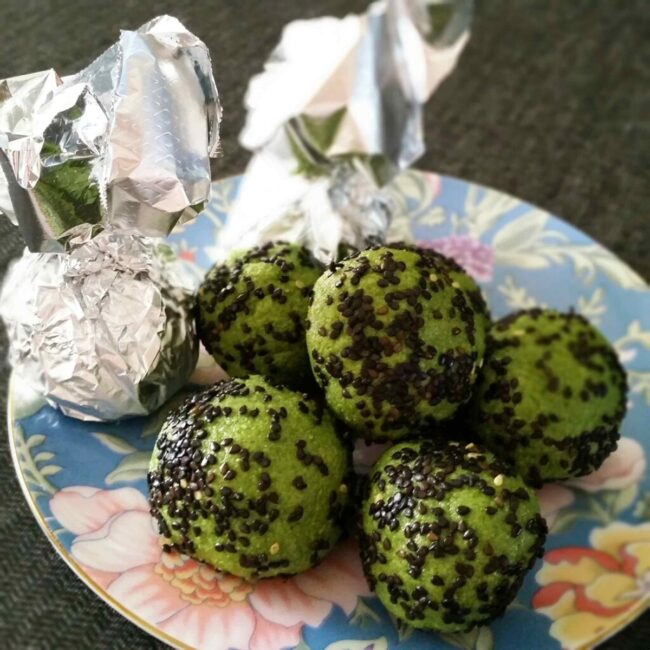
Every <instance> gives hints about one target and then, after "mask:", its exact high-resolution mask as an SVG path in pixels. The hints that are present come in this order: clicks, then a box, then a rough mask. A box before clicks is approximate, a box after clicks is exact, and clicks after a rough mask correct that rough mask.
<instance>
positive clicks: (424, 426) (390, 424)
mask: <svg viewBox="0 0 650 650" xmlns="http://www.w3.org/2000/svg"><path fill="white" fill-rule="evenodd" d="M459 268H460V267H457V266H456V267H451V266H450V265H449V260H447V259H446V258H444V257H443V256H441V255H438V254H433V253H432V252H431V251H423V250H420V249H417V248H414V247H409V246H406V245H401V244H398V245H391V246H377V247H374V248H370V249H368V250H366V251H363V252H361V253H358V254H356V255H352V256H350V257H349V258H347V259H345V260H343V261H342V262H340V263H337V264H331V265H330V267H329V270H328V271H326V272H325V273H324V274H323V275H322V276H321V277H320V278H319V280H318V281H317V282H316V284H315V286H314V296H313V299H312V303H311V306H310V308H309V314H308V323H307V325H308V327H307V347H308V349H309V354H310V360H311V364H312V370H313V371H314V376H315V377H316V381H317V382H318V383H319V385H320V386H321V387H322V388H323V389H324V391H325V396H326V399H327V403H328V406H329V407H330V409H331V410H332V411H333V412H334V413H335V415H336V416H337V417H338V418H340V419H341V420H342V421H343V422H345V424H346V425H348V427H350V429H352V430H353V431H355V432H356V433H357V434H359V435H360V436H361V437H364V438H366V439H370V440H382V439H400V438H403V437H405V436H407V435H413V433H414V432H417V431H426V430H428V429H429V428H431V427H432V426H434V425H435V424H437V423H438V422H440V421H444V420H447V419H449V418H450V417H452V416H453V415H454V413H455V411H456V410H457V409H458V407H459V406H460V405H461V404H463V403H465V402H466V401H467V400H468V399H469V398H470V397H471V391H472V386H473V384H474V381H475V379H476V375H477V370H478V366H479V364H480V363H481V361H482V357H481V354H480V351H481V350H482V349H483V346H484V338H485V326H484V322H485V321H484V320H483V319H477V318H476V312H475V310H474V307H473V306H472V300H471V298H470V297H469V296H468V294H467V292H466V291H464V290H463V288H462V286H461V284H460V282H458V280H457V278H458V274H459V273H461V272H462V271H460V270H459ZM469 281H470V282H472V281H471V279H470V280H469Z"/></svg>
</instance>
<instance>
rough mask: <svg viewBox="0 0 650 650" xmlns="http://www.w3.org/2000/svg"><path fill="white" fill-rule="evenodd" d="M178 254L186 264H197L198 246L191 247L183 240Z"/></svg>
mask: <svg viewBox="0 0 650 650" xmlns="http://www.w3.org/2000/svg"><path fill="white" fill-rule="evenodd" d="M176 254H177V255H178V257H180V259H182V260H184V261H185V262H191V263H192V264H196V246H189V245H188V243H187V242H186V241H185V240H184V239H181V241H180V244H179V246H178V249H177V251H176Z"/></svg>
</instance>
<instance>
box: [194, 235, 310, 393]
mask: <svg viewBox="0 0 650 650" xmlns="http://www.w3.org/2000/svg"><path fill="white" fill-rule="evenodd" d="M322 270H323V269H322V267H321V266H320V265H319V263H318V262H317V261H316V260H315V259H314V258H313V257H312V256H311V254H310V253H309V251H307V249H305V248H304V247H302V246H298V245H297V244H287V243H284V242H276V243H269V244H266V245H264V246H261V247H258V248H253V249H250V250H247V251H238V252H236V253H234V254H233V255H232V256H231V258H230V260H229V261H228V263H227V264H221V265H215V266H214V267H212V269H211V270H210V271H209V272H208V274H207V276H206V278H205V280H204V281H203V283H202V285H201V287H200V288H199V292H198V316H197V325H198V332H199V337H200V339H201V342H202V343H203V345H204V346H205V348H206V349H207V350H208V352H209V353H210V354H211V355H212V356H213V357H214V358H215V360H216V361H217V362H218V363H219V364H220V365H221V366H222V367H223V368H224V370H226V372H228V374H230V375H231V376H235V377H242V376H246V375H249V374H261V375H265V376H268V377H270V378H271V379H272V380H274V381H276V382H277V383H281V384H287V385H290V386H295V387H302V385H303V383H304V382H306V381H309V380H310V379H311V373H310V370H309V360H308V358H307V349H306V347H305V333H304V332H305V330H304V322H305V318H306V316H307V309H308V303H309V298H310V296H311V293H312V287H313V285H314V282H315V281H316V279H317V278H318V277H319V275H320V274H321V273H322Z"/></svg>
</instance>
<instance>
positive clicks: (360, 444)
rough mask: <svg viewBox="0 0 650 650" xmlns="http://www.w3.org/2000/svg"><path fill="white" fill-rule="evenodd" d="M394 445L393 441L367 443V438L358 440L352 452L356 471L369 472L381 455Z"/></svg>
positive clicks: (359, 472) (360, 472) (363, 473)
mask: <svg viewBox="0 0 650 650" xmlns="http://www.w3.org/2000/svg"><path fill="white" fill-rule="evenodd" d="M392 445H393V443H392V442H372V443H367V442H366V441H365V440H357V442H356V443H355V445H354V451H353V453H352V464H353V465H354V471H355V472H356V473H357V474H362V475H365V474H369V473H370V470H371V469H372V466H373V465H374V464H375V463H376V462H377V460H379V457H380V456H381V455H382V454H383V453H384V452H385V451H386V450H387V449H388V448H389V447H392Z"/></svg>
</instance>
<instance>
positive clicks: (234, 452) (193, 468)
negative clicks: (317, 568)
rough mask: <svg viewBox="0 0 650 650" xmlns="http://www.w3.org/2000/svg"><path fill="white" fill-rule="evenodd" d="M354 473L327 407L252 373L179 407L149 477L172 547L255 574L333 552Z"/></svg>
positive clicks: (302, 564)
mask: <svg viewBox="0 0 650 650" xmlns="http://www.w3.org/2000/svg"><path fill="white" fill-rule="evenodd" d="M350 474H351V470H350V459H349V450H347V449H346V447H345V446H344V444H343V442H342V441H341V440H340V438H339V437H338V435H337V433H336V431H335V428H334V423H333V420H332V419H331V417H330V416H329V414H328V413H327V411H324V409H323V408H322V407H321V406H320V405H318V404H317V403H316V402H314V401H312V400H311V399H309V398H308V397H307V396H305V395H302V394H300V393H296V392H293V391H291V390H289V389H287V388H282V387H276V386H273V385H271V384H270V383H269V382H268V381H266V380H265V379H263V378H261V377H250V378H247V379H231V380H229V381H225V382H220V383H218V384H215V385H214V386H213V387H211V388H209V389H208V390H206V391H205V392H202V393H199V394H197V395H195V396H193V397H192V398H190V399H189V400H188V401H186V402H185V403H184V404H183V405H182V406H181V407H180V408H179V409H177V410H176V411H173V412H172V413H171V414H170V416H169V417H168V418H167V420H166V422H165V424H164V426H163V428H162V430H161V432H160V435H159V436H158V440H157V442H156V446H155V449H154V453H153V456H152V459H151V464H150V467H149V474H148V475H147V479H148V483H149V495H150V505H151V509H152V513H153V514H154V516H155V518H156V520H157V522H158V527H159V530H160V533H161V535H162V536H163V537H164V538H165V547H164V548H165V549H166V550H169V549H171V548H174V549H176V550H178V551H179V552H181V553H185V554H187V555H190V556H192V557H193V558H195V559H197V560H200V561H202V562H207V563H208V564H210V565H211V566H213V567H215V568H217V569H218V570H220V571H225V572H227V573H231V574H233V575H236V576H239V577H242V578H245V579H257V578H263V577H269V576H275V575H291V574H294V573H298V572H300V571H305V570H306V569H309V568H310V567H312V566H314V565H315V564H317V563H318V562H319V561H320V560H321V559H322V558H323V557H324V556H325V555H326V554H327V553H329V551H330V550H331V549H332V548H333V546H334V545H335V544H336V542H337V540H338V539H339V537H340V535H341V531H342V526H343V523H344V520H345V514H346V513H345V510H346V507H347V503H348V500H349V481H350Z"/></svg>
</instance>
